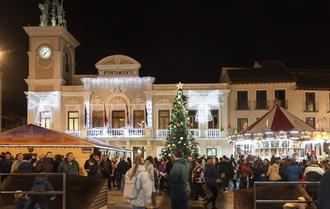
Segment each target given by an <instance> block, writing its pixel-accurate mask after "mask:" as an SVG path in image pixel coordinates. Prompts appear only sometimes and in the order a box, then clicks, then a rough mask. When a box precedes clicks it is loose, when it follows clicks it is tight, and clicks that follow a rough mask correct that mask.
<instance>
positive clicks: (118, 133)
mask: <svg viewBox="0 0 330 209" xmlns="http://www.w3.org/2000/svg"><path fill="white" fill-rule="evenodd" d="M144 135H145V131H144V129H143V128H113V129H109V128H93V129H88V130H87V137H91V138H109V137H110V138H111V137H143V136H144Z"/></svg>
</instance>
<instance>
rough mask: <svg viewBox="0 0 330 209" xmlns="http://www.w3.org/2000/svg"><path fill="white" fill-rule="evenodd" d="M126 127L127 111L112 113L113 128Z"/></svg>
mask: <svg viewBox="0 0 330 209" xmlns="http://www.w3.org/2000/svg"><path fill="white" fill-rule="evenodd" d="M123 127H125V111H124V110H116V111H112V128H123Z"/></svg>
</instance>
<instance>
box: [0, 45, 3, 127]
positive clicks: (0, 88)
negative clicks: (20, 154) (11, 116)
mask: <svg viewBox="0 0 330 209" xmlns="http://www.w3.org/2000/svg"><path fill="white" fill-rule="evenodd" d="M3 57H4V52H3V51H1V50H0V132H2V74H3V71H2V61H3Z"/></svg>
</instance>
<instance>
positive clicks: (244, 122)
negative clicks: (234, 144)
mask: <svg viewBox="0 0 330 209" xmlns="http://www.w3.org/2000/svg"><path fill="white" fill-rule="evenodd" d="M248 123H249V120H248V119H247V118H237V133H240V132H241V131H243V130H245V129H246V128H247V127H248Z"/></svg>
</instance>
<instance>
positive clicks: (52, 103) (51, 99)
mask: <svg viewBox="0 0 330 209" xmlns="http://www.w3.org/2000/svg"><path fill="white" fill-rule="evenodd" d="M27 94H28V95H27V96H28V109H29V110H33V109H36V110H37V111H36V116H35V120H34V121H35V123H36V124H40V122H41V121H40V115H41V113H43V112H48V113H49V114H50V120H51V122H52V121H53V110H54V109H55V110H56V109H58V108H59V106H60V94H59V92H57V91H52V92H31V91H29V92H28V93H27Z"/></svg>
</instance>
